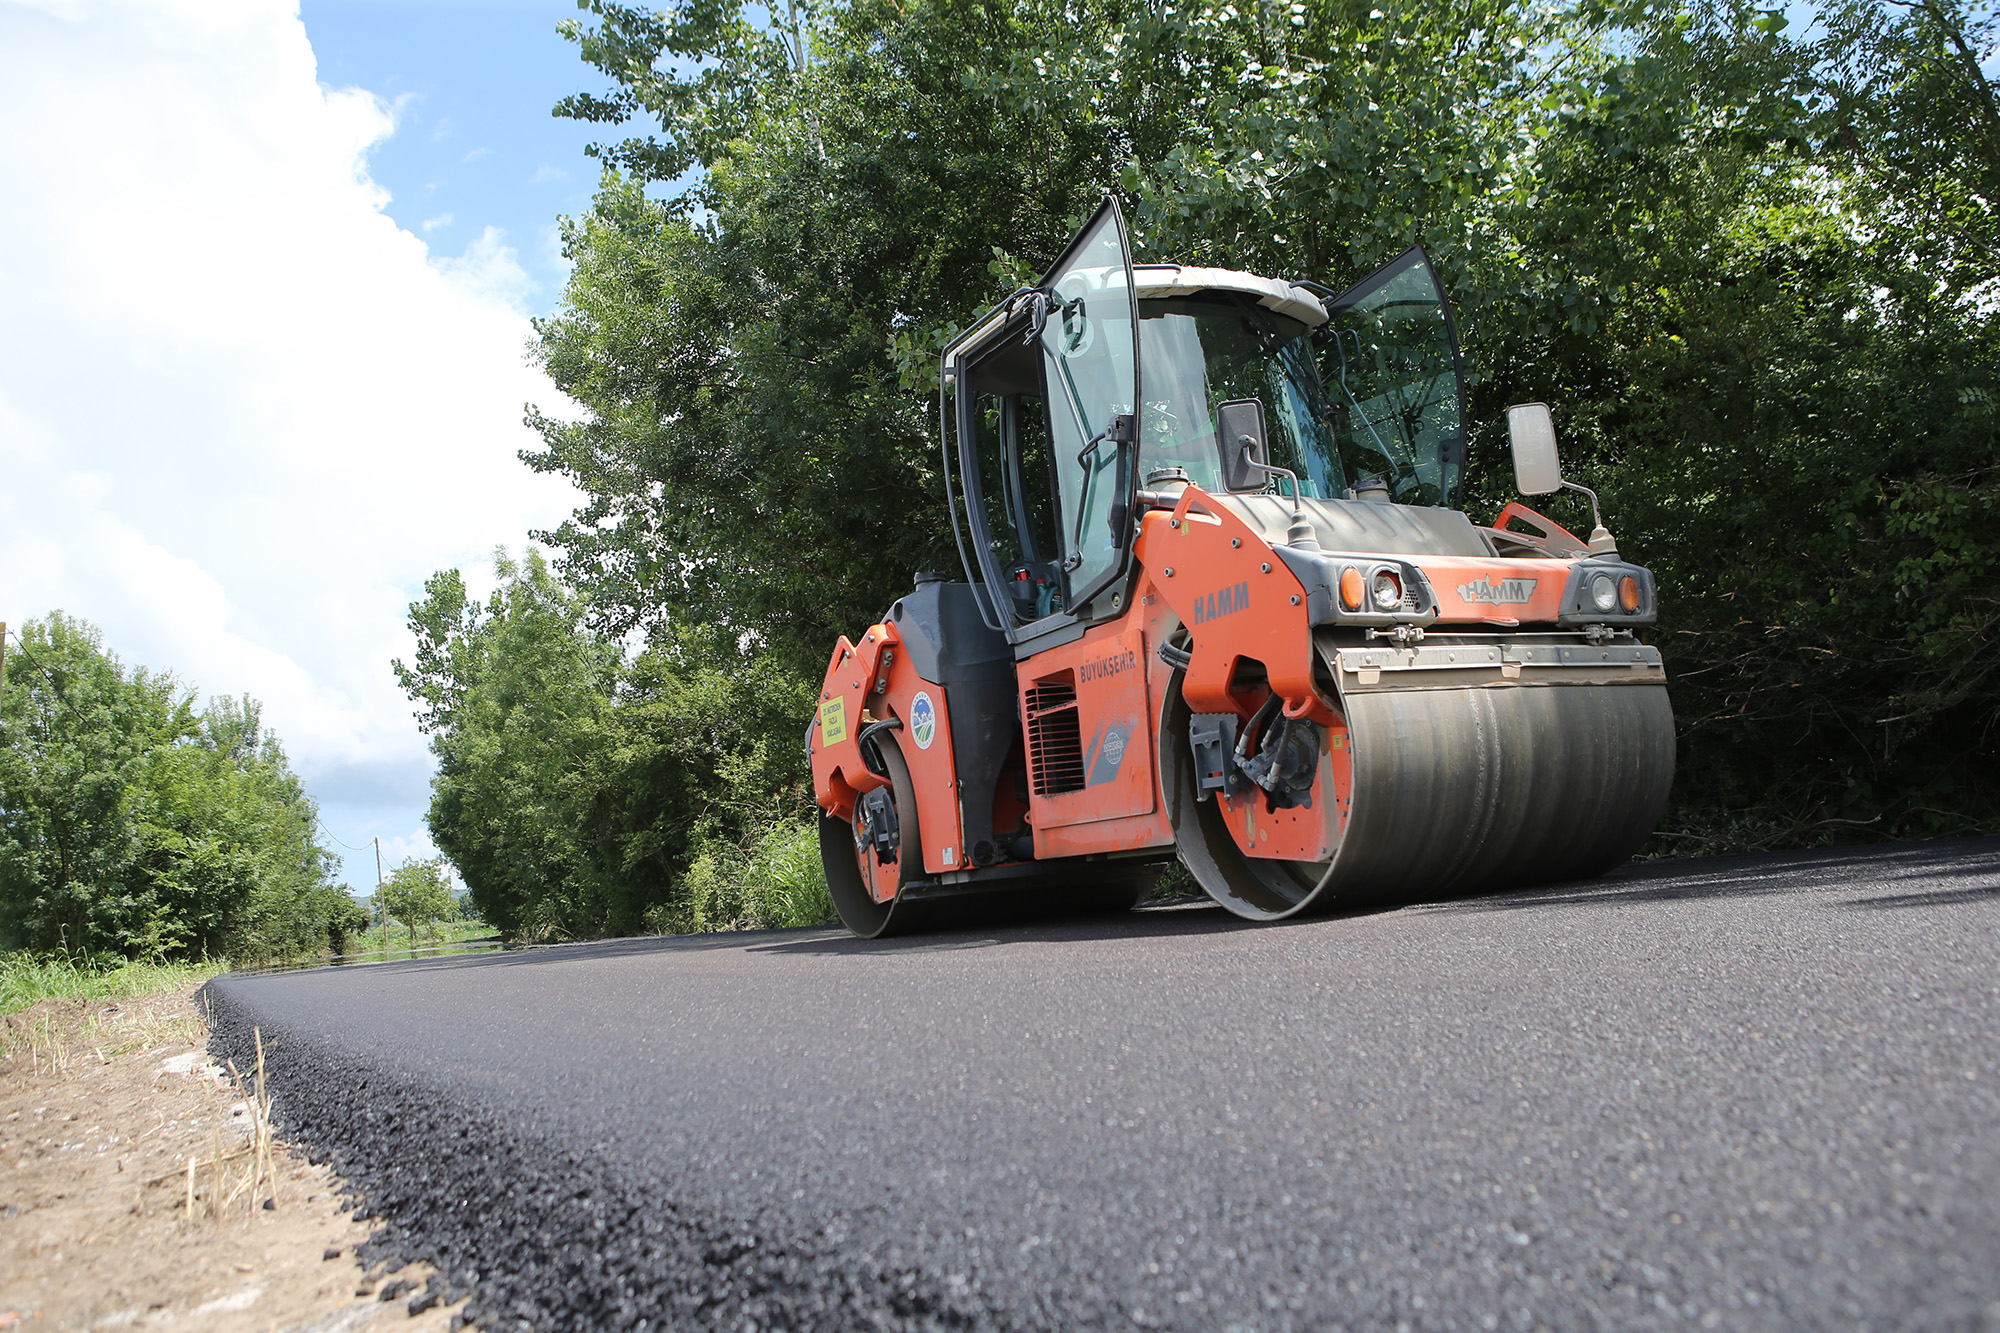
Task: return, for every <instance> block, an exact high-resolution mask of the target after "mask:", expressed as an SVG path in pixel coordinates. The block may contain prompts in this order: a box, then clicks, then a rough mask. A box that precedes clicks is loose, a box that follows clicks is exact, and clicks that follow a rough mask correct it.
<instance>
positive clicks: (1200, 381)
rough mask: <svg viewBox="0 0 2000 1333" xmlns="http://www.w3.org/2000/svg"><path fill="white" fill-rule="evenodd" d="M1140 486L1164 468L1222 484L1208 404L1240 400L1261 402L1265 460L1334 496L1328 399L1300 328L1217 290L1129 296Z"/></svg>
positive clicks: (1340, 479)
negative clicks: (1138, 377)
mask: <svg viewBox="0 0 2000 1333" xmlns="http://www.w3.org/2000/svg"><path fill="white" fill-rule="evenodd" d="M1139 349H1140V350H1139V362H1140V368H1141V373H1142V375H1143V378H1144V386H1145V387H1144V389H1143V391H1142V393H1141V394H1140V397H1141V398H1142V399H1143V401H1144V409H1145V416H1144V419H1143V421H1142V422H1141V424H1140V428H1139V439H1140V442H1141V453H1140V457H1139V472H1140V481H1141V484H1145V481H1146V478H1147V476H1148V474H1150V473H1153V472H1155V471H1157V470H1158V469H1160V468H1165V467H1179V468H1185V469H1186V470H1187V474H1188V479H1189V480H1190V481H1192V482H1193V483H1194V484H1195V485H1197V486H1199V487H1201V488H1202V489H1203V490H1207V491H1220V490H1221V489H1222V457H1221V452H1220V447H1219V445H1218V443H1217V440H1216V437H1215V414H1216V409H1217V408H1219V407H1221V406H1222V404H1224V403H1227V402H1231V401H1234V400H1236V399H1240V398H1255V399H1257V400H1258V401H1259V402H1261V403H1263V404H1264V411H1265V421H1266V429H1267V431H1268V433H1269V436H1270V449H1271V461H1272V462H1273V463H1275V464H1277V465H1278V466H1279V467H1285V468H1290V469H1291V470H1292V471H1293V472H1294V473H1296V474H1297V475H1298V478H1299V485H1300V488H1301V489H1302V490H1303V491H1304V492H1305V494H1307V495H1317V496H1339V495H1344V494H1345V493H1346V491H1347V486H1348V482H1347V474H1346V472H1345V471H1344V470H1343V469H1342V467H1341V461H1340V453H1339V450H1338V449H1337V448H1336V447H1335V444H1334V437H1333V430H1332V426H1333V422H1332V418H1333V415H1334V414H1333V404H1332V403H1331V402H1330V401H1329V400H1328V399H1327V396H1326V392H1325V390H1324V389H1322V388H1321V386H1320V377H1319V368H1318V366H1317V364H1316V363H1315V358H1314V355H1313V347H1312V339H1311V337H1310V335H1309V331H1308V330H1307V328H1306V326H1305V325H1304V324H1302V323H1300V322H1299V321H1298V320H1295V319H1292V318H1291V317H1289V316H1287V315H1280V314H1277V313H1276V312H1274V311H1270V310H1266V309H1264V308H1263V307H1262V306H1259V305H1258V304H1257V303H1256V302H1255V301H1253V300H1250V299H1249V298H1246V297H1240V296H1236V295H1233V294H1230V293H1224V292H1208V293H1202V294H1200V295H1196V296H1173V297H1158V298H1151V299H1142V300H1141V301H1140V302H1139Z"/></svg>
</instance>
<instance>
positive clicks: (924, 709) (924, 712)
mask: <svg viewBox="0 0 2000 1333" xmlns="http://www.w3.org/2000/svg"><path fill="white" fill-rule="evenodd" d="M910 739H911V740H913V741H915V742H916V743H917V748H918V749H919V750H928V749H930V748H931V742H932V741H934V740H936V739H937V706H936V705H935V704H933V703H931V697H930V695H928V694H926V693H924V692H923V691H922V690H918V691H917V697H916V698H914V699H912V700H910Z"/></svg>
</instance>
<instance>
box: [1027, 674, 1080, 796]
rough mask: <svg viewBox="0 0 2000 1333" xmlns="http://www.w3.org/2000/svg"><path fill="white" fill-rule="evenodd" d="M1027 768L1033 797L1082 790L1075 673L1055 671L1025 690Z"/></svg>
mask: <svg viewBox="0 0 2000 1333" xmlns="http://www.w3.org/2000/svg"><path fill="white" fill-rule="evenodd" d="M1026 711H1027V714H1028V718H1027V721H1028V766H1029V768H1030V769H1031V770H1033V774H1034V783H1035V795H1037V796H1058V795H1061V794H1062V793H1063V792H1069V791H1082V790H1083V728H1082V726H1081V725H1080V724H1079V723H1078V721H1077V716H1076V672H1074V671H1058V672H1057V673H1056V674H1055V675H1053V676H1043V677H1042V678H1041V679H1040V680H1037V681H1036V682H1035V683H1034V684H1033V685H1031V686H1029V687H1028V697H1027V708H1026Z"/></svg>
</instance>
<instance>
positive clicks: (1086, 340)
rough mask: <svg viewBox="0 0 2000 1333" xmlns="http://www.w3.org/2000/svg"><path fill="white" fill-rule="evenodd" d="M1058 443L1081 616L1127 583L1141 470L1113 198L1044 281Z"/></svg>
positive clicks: (1067, 594)
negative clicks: (1111, 588) (1101, 597)
mask: <svg viewBox="0 0 2000 1333" xmlns="http://www.w3.org/2000/svg"><path fill="white" fill-rule="evenodd" d="M1036 288H1037V290H1038V291H1039V292H1040V294H1041V297H1042V299H1043V300H1044V301H1045V302H1046V309H1045V310H1044V311H1043V312H1041V315H1040V318H1039V321H1038V322H1039V324H1040V331H1039V339H1040V342H1041V348H1042V358H1043V376H1044V382H1045V383H1046V385H1047V393H1048V414H1049V415H1048V426H1049V443H1050V447H1051V452H1052V453H1053V455H1054V458H1055V467H1056V493H1057V496H1058V497H1059V502H1060V521H1061V533H1060V536H1059V538H1058V540H1059V542H1060V545H1061V550H1062V561H1061V565H1062V581H1063V604H1064V606H1065V607H1067V608H1068V609H1069V611H1070V612H1071V614H1082V613H1083V612H1084V608H1085V607H1086V605H1087V604H1088V603H1089V602H1090V600H1091V599H1092V598H1093V597H1095V596H1097V594H1098V593H1100V592H1102V591H1104V589H1105V588H1107V587H1109V586H1110V585H1111V584H1112V583H1114V582H1116V581H1118V579H1120V578H1121V577H1122V576H1123V575H1124V573H1125V571H1126V568H1127V566H1128V564H1129V557H1130V552H1131V548H1132V502H1133V491H1134V489H1135V488H1136V486H1137V484H1138V470H1139V414H1138V410H1137V403H1138V401H1139V303H1138V297H1137V292H1136V290H1135V288H1134V285H1133V281H1132V247H1131V243H1130V241H1129V239H1128V238H1127V236H1126V232H1125V217H1124V214H1123V213H1122V212H1121V211H1120V209H1119V207H1118V201H1117V200H1116V199H1106V200H1105V201H1104V203H1103V204H1102V205H1100V206H1099V207H1098V210H1097V212H1096V214H1095V215H1094V216H1092V218H1091V219H1090V221H1089V222H1087V223H1085V224H1084V227H1083V230H1082V231H1080V232H1078V233H1077V234H1076V237H1075V238H1074V239H1073V240H1071V241H1070V243H1069V246H1068V248H1066V249H1065V250H1064V251H1063V252H1062V254H1061V256H1060V257H1058V258H1057V260H1056V261H1055V263H1054V264H1052V265H1050V266H1049V271H1048V272H1047V273H1046V274H1044V275H1043V277H1042V280H1041V281H1040V282H1039V283H1037V284H1036Z"/></svg>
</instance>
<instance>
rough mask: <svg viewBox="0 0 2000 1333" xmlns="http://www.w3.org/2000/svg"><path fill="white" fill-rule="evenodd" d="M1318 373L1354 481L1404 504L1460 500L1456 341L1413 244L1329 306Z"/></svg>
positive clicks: (1460, 382)
mask: <svg viewBox="0 0 2000 1333" xmlns="http://www.w3.org/2000/svg"><path fill="white" fill-rule="evenodd" d="M1327 314H1328V316H1329V320H1328V324H1327V328H1326V332H1325V334H1324V336H1323V338H1322V344H1321V345H1322V349H1323V351H1322V356H1321V367H1322V369H1323V371H1324V373H1325V380H1326V389H1327V393H1328V395H1329V396H1330V397H1331V398H1332V399H1333V404H1332V406H1333V418H1334V430H1335V437H1336V440H1337V443H1338V447H1339V449H1340V455H1341V461H1342V462H1343V463H1345V464H1346V470H1347V474H1348V477H1349V478H1350V480H1352V481H1356V482H1358V480H1359V479H1360V478H1361V477H1363V476H1366V475H1373V476H1377V477H1380V478H1382V479H1383V481H1385V482H1386V483H1388V487H1389V493H1390V496H1391V497H1392V498H1393V499H1395V500H1396V501H1397V502H1398V503H1399V504H1418V505H1449V504H1455V503H1456V502H1457V496H1458V486H1459V478H1460V475H1461V474H1462V472H1463V471H1464V467H1465V423H1464V402H1465V390H1464V377H1463V375H1462V374H1461V371H1460V364H1459V355H1458V333H1457V330H1456V329H1454V328H1453V326H1452V319H1451V307H1450V305H1449V304H1448V303H1447V302H1446V301H1445V299H1444V292H1443V290H1442V289H1441V288H1440V287H1439V285H1438V280H1437V274H1436V273H1435V272H1433V271H1432V269H1431V263H1430V259H1429V257H1428V256H1426V255H1425V254H1424V252H1423V250H1422V248H1421V247H1417V246H1412V247H1411V248H1410V249H1408V250H1406V251H1404V252H1403V253H1402V254H1401V255H1398V256H1397V257H1396V258H1395V259H1393V260H1391V261H1390V262H1389V263H1388V264H1386V265H1384V266H1383V267H1382V268H1380V269H1378V270H1376V272H1374V273H1373V274H1371V275H1370V276H1368V277H1367V278H1364V279H1363V280H1362V281H1361V282H1359V283H1356V284H1355V285H1354V286H1353V287H1350V288H1349V289H1348V290H1347V291H1345V292H1342V293H1341V294H1340V295H1339V296H1336V297H1334V298H1333V299H1332V300H1331V301H1329V302H1327Z"/></svg>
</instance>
